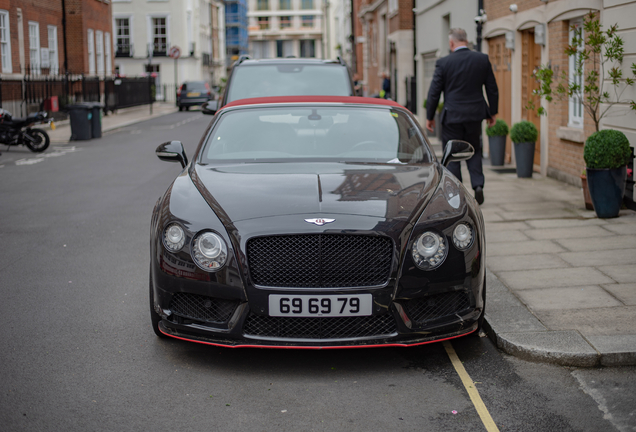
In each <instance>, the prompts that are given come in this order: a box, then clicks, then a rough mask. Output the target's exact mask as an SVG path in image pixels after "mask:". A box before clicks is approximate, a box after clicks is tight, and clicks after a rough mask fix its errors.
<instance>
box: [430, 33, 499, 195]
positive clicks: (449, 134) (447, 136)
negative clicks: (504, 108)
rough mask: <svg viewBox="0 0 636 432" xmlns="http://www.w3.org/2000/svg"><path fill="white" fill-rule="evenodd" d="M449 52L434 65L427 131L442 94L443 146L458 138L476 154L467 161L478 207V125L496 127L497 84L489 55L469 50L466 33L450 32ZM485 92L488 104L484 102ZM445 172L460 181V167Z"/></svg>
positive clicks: (480, 177) (480, 186)
mask: <svg viewBox="0 0 636 432" xmlns="http://www.w3.org/2000/svg"><path fill="white" fill-rule="evenodd" d="M448 44H449V46H450V51H451V53H450V54H449V55H447V56H446V57H442V58H441V59H439V60H437V62H436V63H435V74H434V75H433V82H432V83H431V87H430V88H429V90H428V99H427V103H426V129H428V130H429V131H431V132H433V128H434V127H435V120H434V117H435V109H436V108H437V105H438V103H439V99H440V95H441V94H442V93H444V109H443V111H442V113H441V114H440V123H441V124H442V143H444V144H446V143H447V142H448V141H449V140H452V139H458V140H464V141H468V142H469V143H470V144H471V145H472V146H473V147H474V148H475V154H474V155H473V157H472V158H470V159H468V160H467V161H466V165H467V166H468V172H469V173H470V183H471V186H472V188H473V190H474V191H475V199H476V200H477V202H478V203H479V204H482V203H483V202H484V190H483V188H484V174H483V171H482V162H481V122H482V120H484V119H486V120H487V122H488V126H492V125H494V124H495V120H496V117H497V110H498V104H499V91H498V89H497V81H496V80H495V75H494V73H493V71H492V65H491V64H490V60H488V56H487V55H486V54H482V53H479V52H475V51H471V50H470V49H469V48H468V40H467V38H466V31H465V30H463V29H460V28H456V29H451V31H450V33H449V36H448ZM484 87H485V89H486V97H487V98H488V103H486V100H485V99H484V93H483V88H484ZM448 169H449V170H450V171H451V172H452V173H453V174H454V175H455V176H456V177H457V178H458V179H459V180H460V181H461V180H462V173H461V165H460V163H459V162H451V163H450V164H449V165H448Z"/></svg>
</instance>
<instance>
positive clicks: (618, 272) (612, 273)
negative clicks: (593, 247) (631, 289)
mask: <svg viewBox="0 0 636 432" xmlns="http://www.w3.org/2000/svg"><path fill="white" fill-rule="evenodd" d="M598 269H599V270H600V271H602V272H603V273H605V274H606V275H608V276H609V277H611V278H612V279H614V280H615V281H616V282H618V283H629V282H634V281H636V264H623V265H615V266H602V267H599V268H598Z"/></svg>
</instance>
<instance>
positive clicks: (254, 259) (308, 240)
mask: <svg viewBox="0 0 636 432" xmlns="http://www.w3.org/2000/svg"><path fill="white" fill-rule="evenodd" d="M392 252H393V242H392V241H391V239H389V238H386V237H373V236H363V235H341V234H313V235H289V236H275V237H259V238H254V239H251V240H249V241H248V243H247V259H248V265H249V269H250V275H251V276H252V280H253V281H254V283H255V284H256V285H260V286H270V287H294V288H334V287H364V286H377V285H384V284H385V283H386V282H387V281H388V280H389V276H390V273H391V257H392Z"/></svg>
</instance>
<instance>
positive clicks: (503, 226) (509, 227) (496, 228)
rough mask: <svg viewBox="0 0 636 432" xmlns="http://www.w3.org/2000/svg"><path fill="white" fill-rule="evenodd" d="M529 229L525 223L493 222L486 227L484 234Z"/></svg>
mask: <svg viewBox="0 0 636 432" xmlns="http://www.w3.org/2000/svg"><path fill="white" fill-rule="evenodd" d="M529 228H530V227H529V226H528V224H526V223H525V222H493V223H491V224H488V225H486V234H488V233H489V232H501V231H513V230H522V231H523V230H527V229H529Z"/></svg>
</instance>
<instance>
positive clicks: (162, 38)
mask: <svg viewBox="0 0 636 432" xmlns="http://www.w3.org/2000/svg"><path fill="white" fill-rule="evenodd" d="M166 21H167V19H166V18H165V17H162V18H153V19H152V51H153V55H155V56H166V55H167V54H168V28H167V26H166Z"/></svg>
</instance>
